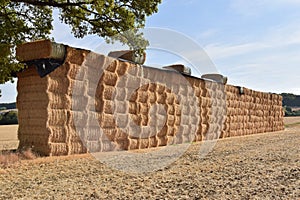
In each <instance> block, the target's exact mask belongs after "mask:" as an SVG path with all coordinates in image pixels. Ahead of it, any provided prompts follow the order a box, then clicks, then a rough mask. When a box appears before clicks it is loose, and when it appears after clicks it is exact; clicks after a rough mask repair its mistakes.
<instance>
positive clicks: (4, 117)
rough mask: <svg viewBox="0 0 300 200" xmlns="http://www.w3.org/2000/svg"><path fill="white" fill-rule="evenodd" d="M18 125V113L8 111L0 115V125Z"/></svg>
mask: <svg viewBox="0 0 300 200" xmlns="http://www.w3.org/2000/svg"><path fill="white" fill-rule="evenodd" d="M10 124H18V112H17V111H8V112H3V113H1V114H0V125H10Z"/></svg>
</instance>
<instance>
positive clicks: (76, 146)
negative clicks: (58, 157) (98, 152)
mask: <svg viewBox="0 0 300 200" xmlns="http://www.w3.org/2000/svg"><path fill="white" fill-rule="evenodd" d="M81 153H87V148H86V146H84V145H83V143H82V142H72V143H69V144H68V154H69V155H70V154H81Z"/></svg>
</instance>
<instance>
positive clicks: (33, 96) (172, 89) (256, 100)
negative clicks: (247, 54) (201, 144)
mask: <svg viewBox="0 0 300 200" xmlns="http://www.w3.org/2000/svg"><path fill="white" fill-rule="evenodd" d="M104 66H105V67H104ZM100 72H101V73H100ZM99 75H101V76H100V77H98V76H99ZM97 77H98V78H97ZM182 77H183V75H181V74H178V73H177V72H174V71H168V70H161V69H155V68H150V67H142V66H140V65H136V64H134V63H130V62H124V61H120V60H112V59H111V58H109V57H106V56H103V55H99V54H94V53H91V52H89V51H85V50H78V49H73V48H70V47H68V48H67V56H66V60H65V63H64V64H63V65H62V66H60V67H59V68H57V69H56V70H55V71H53V72H52V73H50V74H49V75H47V76H46V77H44V78H40V77H39V76H38V74H37V72H36V70H35V68H34V67H30V68H28V69H26V70H25V71H24V72H21V73H19V74H18V99H17V106H18V110H19V131H18V137H19V140H20V148H23V147H32V148H33V150H35V151H37V152H39V153H40V154H42V155H68V154H78V153H85V152H87V151H90V152H98V151H112V150H129V149H143V148H150V147H157V146H165V145H170V144H179V143H185V142H192V141H202V140H207V139H217V138H220V137H221V138H224V137H232V136H242V135H248V134H255V133H263V132H269V131H278V130H282V129H283V112H282V99H281V97H280V96H279V95H275V94H268V93H261V92H256V91H253V90H250V89H247V88H244V94H240V92H239V88H237V87H235V86H230V85H222V84H218V83H216V82H212V81H207V80H203V79H199V78H195V77H190V76H184V79H182ZM180 80H181V81H180ZM166 82H167V83H168V84H164V83H166ZM137 86H138V87H137ZM140 86H141V87H140ZM74 88H75V89H74ZM130 88H131V89H132V90H131V89H130ZM159 106H161V107H162V108H163V110H162V109H159ZM152 108H154V109H152ZM116 116H117V117H116ZM92 118H93V119H92ZM156 121H164V123H163V124H162V126H161V127H160V128H159V129H155V127H157V126H156V125H155V124H154V125H153V123H155V122H156ZM132 127H134V128H135V129H130V128H132ZM147 127H150V129H149V130H148V129H147Z"/></svg>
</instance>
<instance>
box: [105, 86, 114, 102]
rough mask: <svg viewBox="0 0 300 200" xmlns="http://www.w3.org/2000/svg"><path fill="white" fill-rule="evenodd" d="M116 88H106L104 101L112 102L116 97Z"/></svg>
mask: <svg viewBox="0 0 300 200" xmlns="http://www.w3.org/2000/svg"><path fill="white" fill-rule="evenodd" d="M114 92H115V88H114V87H112V86H104V88H103V94H102V95H103V99H106V100H112V99H113V96H114Z"/></svg>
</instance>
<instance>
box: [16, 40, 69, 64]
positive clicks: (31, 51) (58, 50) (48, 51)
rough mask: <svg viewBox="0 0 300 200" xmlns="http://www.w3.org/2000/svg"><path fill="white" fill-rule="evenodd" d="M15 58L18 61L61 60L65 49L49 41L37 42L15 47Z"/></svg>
mask: <svg viewBox="0 0 300 200" xmlns="http://www.w3.org/2000/svg"><path fill="white" fill-rule="evenodd" d="M16 53H17V58H18V60H19V61H22V62H24V61H31V60H37V59H42V58H53V59H58V60H63V59H64V56H65V47H64V45H62V44H57V43H54V42H51V41H50V40H38V41H35V42H29V43H24V44H22V45H18V46H17V52H16Z"/></svg>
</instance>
